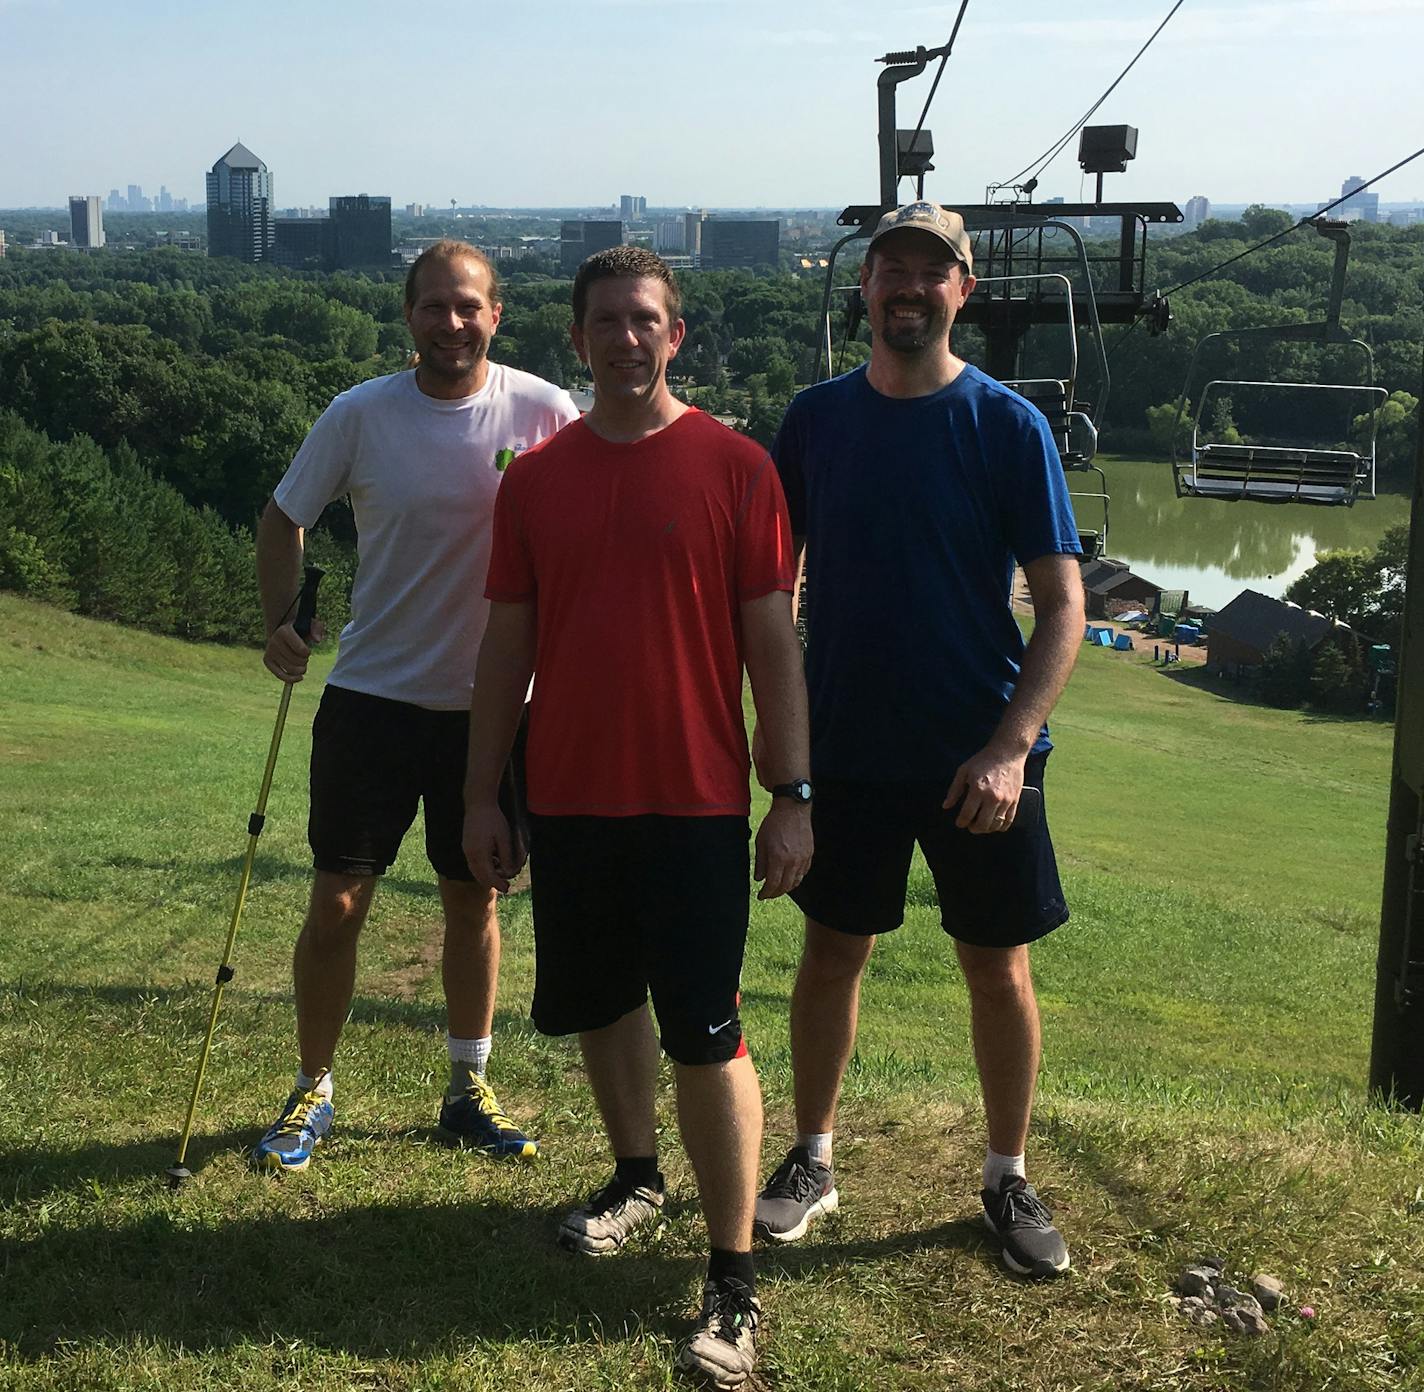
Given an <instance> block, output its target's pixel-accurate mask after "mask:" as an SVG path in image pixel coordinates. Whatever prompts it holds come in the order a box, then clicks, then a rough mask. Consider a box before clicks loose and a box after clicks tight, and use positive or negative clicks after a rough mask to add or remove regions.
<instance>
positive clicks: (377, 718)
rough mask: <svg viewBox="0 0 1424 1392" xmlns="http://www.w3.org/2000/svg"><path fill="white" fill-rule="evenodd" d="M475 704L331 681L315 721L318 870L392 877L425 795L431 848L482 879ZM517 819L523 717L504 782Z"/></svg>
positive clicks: (460, 872) (441, 861)
mask: <svg viewBox="0 0 1424 1392" xmlns="http://www.w3.org/2000/svg"><path fill="white" fill-rule="evenodd" d="M469 735H470V716H469V712H468V711H458V710H457V711H439V710H426V709H425V708H424V707H423V706H412V705H409V704H407V703H406V702H405V701H390V700H387V699H386V698H385V697H384V696H370V695H367V694H366V693H365V692H364V691H348V690H347V689H346V688H345V687H341V686H331V685H328V686H327V688H326V690H325V691H323V692H322V696H321V705H320V706H318V707H317V712H316V719H315V720H314V721H313V722H312V751H311V815H310V816H309V818H308V820H307V840H308V841H309V842H310V843H311V848H312V857H313V860H314V862H315V865H316V868H317V869H318V870H329V871H333V872H334V873H336V874H339V875H384V874H385V872H386V871H387V869H389V868H390V865H391V863H392V862H393V861H394V860H395V858H396V853H397V852H398V851H399V850H400V844H401V841H402V840H403V839H404V838H405V834H406V832H408V831H409V830H410V828H411V823H413V822H414V821H415V814H416V811H417V809H418V808H419V806H420V803H421V801H422V799H423V800H424V802H425V853H426V855H427V856H428V857H429V858H430V864H431V865H432V866H433V867H434V869H435V873H436V874H437V875H440V876H442V877H443V878H445V879H447V880H467V881H468V880H473V879H474V876H473V875H472V874H471V873H470V867H469V865H468V864H467V862H466V860H465V852H464V849H463V848H462V847H461V844H460V842H461V839H462V836H463V834H464V825H465V756H466V752H467V749H468V743H469ZM499 803H500V806H501V807H502V808H503V809H504V814H505V816H506V817H509V818H510V822H511V825H512V826H514V827H516V828H517V829H518V830H519V832H520V834H522V835H524V836H526V838H527V835H528V832H527V827H526V826H525V821H524V722H523V721H522V720H521V721H520V726H519V734H518V735H517V736H516V737H515V742H514V752H513V754H512V755H511V756H510V761H509V767H508V768H506V769H505V773H504V779H503V781H502V782H501V785H500V797H499Z"/></svg>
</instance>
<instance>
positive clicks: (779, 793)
mask: <svg viewBox="0 0 1424 1392" xmlns="http://www.w3.org/2000/svg"><path fill="white" fill-rule="evenodd" d="M771 795H772V796H773V797H785V798H790V799H791V801H792V802H810V801H811V796H812V794H811V784H810V783H809V782H808V781H807V780H806V779H804V778H798V779H797V780H796V781H795V782H794V783H783V784H782V785H781V786H780V787H779V788H773V789H772V791H771Z"/></svg>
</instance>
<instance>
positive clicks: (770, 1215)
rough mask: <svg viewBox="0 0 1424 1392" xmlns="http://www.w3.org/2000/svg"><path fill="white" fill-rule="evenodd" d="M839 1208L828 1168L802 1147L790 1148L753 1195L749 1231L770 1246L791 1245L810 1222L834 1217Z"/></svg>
mask: <svg viewBox="0 0 1424 1392" xmlns="http://www.w3.org/2000/svg"><path fill="white" fill-rule="evenodd" d="M839 1204H840V1196H839V1195H838V1194H837V1193H836V1181H835V1178H834V1176H833V1175H832V1174H831V1167H830V1166H829V1165H823V1164H821V1162H820V1161H819V1160H813V1159H811V1152H810V1151H808V1150H807V1149H806V1147H805V1146H793V1147H792V1148H791V1150H790V1152H789V1153H788V1154H787V1157H786V1159H785V1160H783V1161H782V1162H781V1167H780V1168H779V1169H778V1170H777V1171H776V1173H775V1174H774V1175H772V1177H771V1178H770V1179H769V1180H767V1182H766V1188H765V1189H763V1190H762V1191H761V1193H760V1194H758V1195H757V1201H756V1218H755V1220H754V1223H753V1230H754V1231H755V1232H756V1234H757V1236H758V1237H765V1238H768V1239H770V1240H771V1241H772V1242H795V1241H796V1239H797V1238H798V1237H803V1236H804V1235H805V1233H806V1229H807V1227H809V1226H810V1223H811V1219H813V1218H818V1217H820V1215H821V1214H823V1213H834V1212H835V1210H836V1208H837V1206H838V1205H839Z"/></svg>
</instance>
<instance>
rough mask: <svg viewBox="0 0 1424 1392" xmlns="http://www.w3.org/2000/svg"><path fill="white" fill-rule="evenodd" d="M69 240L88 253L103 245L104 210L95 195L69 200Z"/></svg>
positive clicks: (84, 195) (82, 195) (100, 201)
mask: <svg viewBox="0 0 1424 1392" xmlns="http://www.w3.org/2000/svg"><path fill="white" fill-rule="evenodd" d="M69 240H70V241H71V242H72V243H73V244H74V245H75V246H77V247H84V248H85V249H86V250H89V251H94V250H97V249H98V248H99V247H101V246H103V245H104V209H103V206H102V200H101V199H100V197H99V195H98V194H97V193H94V194H80V195H79V196H78V197H77V198H76V197H71V198H70V200H69Z"/></svg>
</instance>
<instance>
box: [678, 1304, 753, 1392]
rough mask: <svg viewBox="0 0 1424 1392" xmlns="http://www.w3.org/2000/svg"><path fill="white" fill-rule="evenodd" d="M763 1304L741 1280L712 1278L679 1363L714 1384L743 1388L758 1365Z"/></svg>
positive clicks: (688, 1371) (681, 1366)
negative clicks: (757, 1352)
mask: <svg viewBox="0 0 1424 1392" xmlns="http://www.w3.org/2000/svg"><path fill="white" fill-rule="evenodd" d="M760 1323H761V1305H760V1304H759V1303H758V1301H757V1298H756V1296H754V1295H753V1294H752V1293H751V1291H749V1290H748V1289H747V1288H746V1287H745V1286H744V1285H743V1284H742V1283H741V1282H740V1281H708V1282H707V1284H706V1285H705V1286H703V1288H702V1313H701V1315H700V1316H699V1317H698V1320H697V1328H696V1329H694V1330H693V1332H692V1337H691V1338H690V1339H689V1340H688V1341H687V1342H686V1343H685V1344H684V1345H683V1346H682V1352H681V1353H679V1354H678V1356H677V1365H678V1367H679V1368H681V1369H682V1370H683V1372H685V1373H692V1374H694V1375H695V1376H697V1377H699V1378H701V1379H702V1380H703V1381H705V1382H707V1383H710V1384H711V1385H712V1386H713V1387H740V1386H741V1385H742V1384H743V1383H744V1382H745V1381H746V1380H747V1378H748V1377H749V1376H750V1375H751V1371H752V1369H753V1368H754V1367H756V1332H757V1325H758V1324H760Z"/></svg>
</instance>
